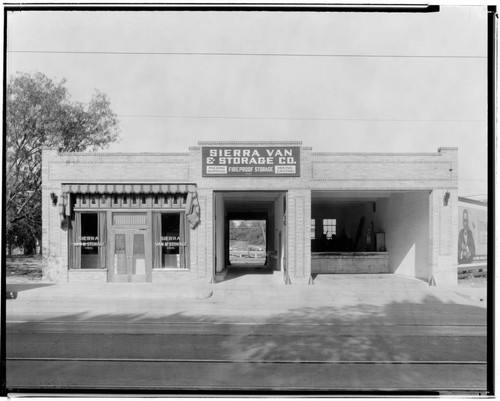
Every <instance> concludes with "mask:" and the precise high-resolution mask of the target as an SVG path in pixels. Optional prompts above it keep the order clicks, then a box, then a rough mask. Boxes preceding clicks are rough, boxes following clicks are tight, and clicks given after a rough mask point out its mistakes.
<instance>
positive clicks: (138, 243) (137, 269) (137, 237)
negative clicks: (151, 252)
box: [132, 234, 146, 275]
mask: <svg viewBox="0 0 500 401" xmlns="http://www.w3.org/2000/svg"><path fill="white" fill-rule="evenodd" d="M133 249H134V257H133V260H134V265H133V266H132V274H141V275H144V274H146V255H145V253H144V234H134V248H133Z"/></svg>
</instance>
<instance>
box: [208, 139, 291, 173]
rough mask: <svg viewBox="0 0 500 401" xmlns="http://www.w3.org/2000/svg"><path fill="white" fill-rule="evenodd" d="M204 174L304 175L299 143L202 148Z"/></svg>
mask: <svg viewBox="0 0 500 401" xmlns="http://www.w3.org/2000/svg"><path fill="white" fill-rule="evenodd" d="M201 154H202V159H203V160H202V168H203V171H202V175H203V177H300V147H299V146H269V147H268V146H265V147H262V146H260V147H255V146H254V147H251V146H250V147H240V146H238V147H225V146H224V147H202V151H201Z"/></svg>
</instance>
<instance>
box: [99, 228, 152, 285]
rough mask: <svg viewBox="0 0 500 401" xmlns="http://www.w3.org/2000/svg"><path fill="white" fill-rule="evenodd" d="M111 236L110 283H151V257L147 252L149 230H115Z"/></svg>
mask: <svg viewBox="0 0 500 401" xmlns="http://www.w3.org/2000/svg"><path fill="white" fill-rule="evenodd" d="M110 234H111V235H110V239H111V244H110V245H111V247H110V262H111V263H110V264H109V265H110V268H109V270H108V279H109V281H113V282H141V281H151V262H150V255H149V253H148V252H147V251H146V246H147V243H148V240H149V236H148V235H147V234H148V232H147V230H140V229H113V230H111V233H110Z"/></svg>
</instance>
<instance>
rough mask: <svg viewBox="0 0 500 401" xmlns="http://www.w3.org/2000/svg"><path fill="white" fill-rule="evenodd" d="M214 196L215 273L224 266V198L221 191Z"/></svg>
mask: <svg viewBox="0 0 500 401" xmlns="http://www.w3.org/2000/svg"><path fill="white" fill-rule="evenodd" d="M214 197H215V233H214V236H215V244H216V245H215V246H216V249H215V255H216V266H215V271H216V272H217V273H219V272H221V271H222V270H223V269H224V268H225V267H226V266H225V265H226V263H225V255H224V232H225V227H224V221H225V218H226V217H225V215H224V209H225V208H224V200H223V198H222V194H221V193H217V192H215V193H214Z"/></svg>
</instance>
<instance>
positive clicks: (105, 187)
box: [58, 184, 200, 229]
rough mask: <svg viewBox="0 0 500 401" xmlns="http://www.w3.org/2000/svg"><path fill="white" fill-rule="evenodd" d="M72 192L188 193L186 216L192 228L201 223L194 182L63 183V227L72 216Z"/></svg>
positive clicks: (61, 208)
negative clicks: (70, 198)
mask: <svg viewBox="0 0 500 401" xmlns="http://www.w3.org/2000/svg"><path fill="white" fill-rule="evenodd" d="M70 194H187V199H186V216H187V218H188V221H189V224H190V225H191V228H195V227H196V226H197V225H198V224H199V223H200V204H199V202H198V193H197V192H196V185H194V184H63V185H62V188H61V195H60V196H59V201H58V204H59V215H60V217H61V228H63V229H65V228H67V227H68V225H69V224H68V220H69V218H70V216H71V203H70V201H69V195H70Z"/></svg>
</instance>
